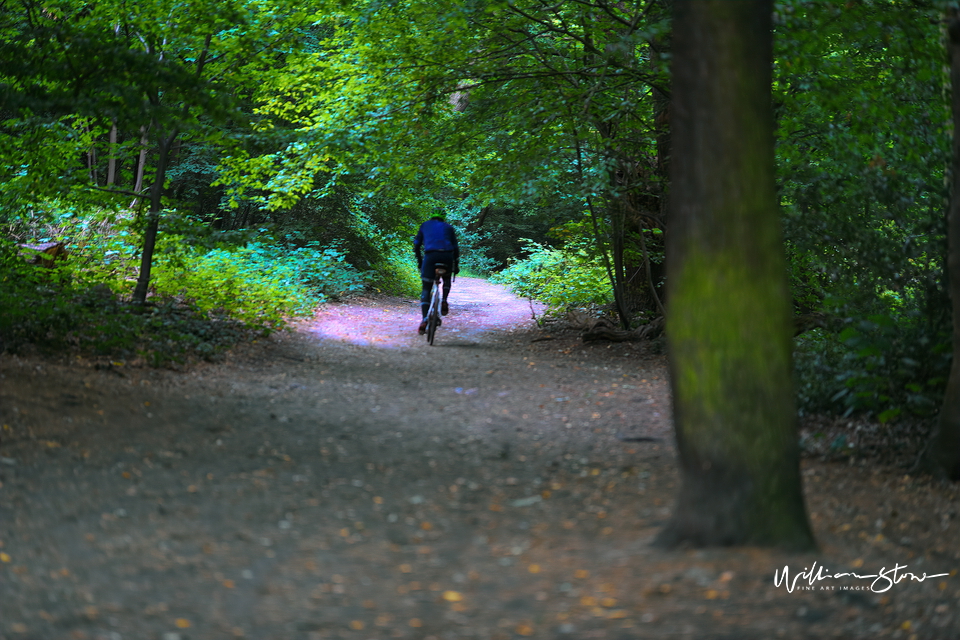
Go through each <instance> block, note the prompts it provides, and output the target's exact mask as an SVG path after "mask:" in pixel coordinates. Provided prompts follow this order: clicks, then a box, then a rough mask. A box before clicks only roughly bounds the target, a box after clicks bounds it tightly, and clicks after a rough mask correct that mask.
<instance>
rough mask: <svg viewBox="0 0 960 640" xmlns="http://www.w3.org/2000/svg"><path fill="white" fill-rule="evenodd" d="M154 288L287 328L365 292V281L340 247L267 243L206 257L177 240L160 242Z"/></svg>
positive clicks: (258, 323) (261, 324) (260, 324)
mask: <svg viewBox="0 0 960 640" xmlns="http://www.w3.org/2000/svg"><path fill="white" fill-rule="evenodd" d="M160 249H161V251H159V252H158V260H157V264H156V265H155V267H154V272H153V278H152V281H151V282H152V285H153V288H154V290H155V291H156V292H157V293H158V294H159V295H161V296H178V297H180V298H183V299H187V300H190V301H191V302H192V304H194V305H195V306H196V307H197V308H198V309H199V310H201V311H204V312H210V311H217V312H220V313H225V314H226V315H229V316H230V317H233V318H236V319H238V320H240V321H241V322H243V323H244V324H246V325H248V326H251V327H257V328H273V327H279V326H282V325H283V324H284V319H285V317H287V316H302V315H307V314H309V313H310V312H312V311H313V309H314V308H316V306H317V305H318V304H320V303H321V302H324V301H325V300H328V299H335V298H339V297H341V296H343V295H345V294H347V293H350V292H353V291H357V290H359V289H362V288H363V286H364V282H363V275H362V274H361V273H360V272H358V271H357V270H356V269H354V268H353V267H351V266H350V265H349V264H347V263H346V262H345V260H344V256H343V253H342V252H341V251H339V250H338V249H337V248H336V247H333V246H330V247H319V246H317V245H316V243H310V244H308V245H307V246H305V247H300V248H295V249H294V248H286V247H283V246H281V245H277V244H268V243H266V242H262V241H261V242H253V243H250V244H248V245H247V246H244V247H235V248H222V249H213V250H207V251H204V250H202V249H196V248H190V247H187V248H182V247H180V245H179V239H178V238H176V237H170V236H167V237H165V238H164V239H163V240H162V241H161V242H160Z"/></svg>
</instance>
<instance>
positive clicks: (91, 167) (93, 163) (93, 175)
mask: <svg viewBox="0 0 960 640" xmlns="http://www.w3.org/2000/svg"><path fill="white" fill-rule="evenodd" d="M86 129H87V132H88V133H89V132H90V127H89V126H88V127H86ZM87 172H88V173H89V175H90V182H91V183H92V184H94V185H96V184H97V180H98V178H97V146H96V144H91V145H90V149H89V150H88V151H87Z"/></svg>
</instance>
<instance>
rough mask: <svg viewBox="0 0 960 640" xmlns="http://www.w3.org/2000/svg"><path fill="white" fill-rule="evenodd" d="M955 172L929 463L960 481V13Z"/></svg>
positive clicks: (952, 28)
mask: <svg viewBox="0 0 960 640" xmlns="http://www.w3.org/2000/svg"><path fill="white" fill-rule="evenodd" d="M948 34H949V42H948V45H947V46H948V49H949V53H950V86H951V100H950V102H951V106H952V108H953V171H952V175H951V185H950V187H951V189H950V204H949V208H948V210H947V280H948V282H949V285H948V286H949V292H950V302H951V307H952V310H953V362H952V363H951V365H950V377H949V378H948V379H947V389H946V392H945V393H944V395H943V404H942V405H941V407H940V415H939V417H938V419H937V424H936V426H935V428H934V431H933V435H932V438H931V441H930V444H929V445H928V446H927V450H926V454H925V462H926V464H927V466H928V467H929V468H930V469H931V470H932V471H933V472H934V473H935V474H937V475H941V476H945V477H947V478H950V479H951V480H960V11H958V10H956V9H953V10H951V11H950V14H949V28H948Z"/></svg>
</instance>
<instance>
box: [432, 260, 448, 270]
mask: <svg viewBox="0 0 960 640" xmlns="http://www.w3.org/2000/svg"><path fill="white" fill-rule="evenodd" d="M433 267H434V269H436V270H437V271H438V272H439V273H446V272H447V265H445V264H444V263H442V262H438V263H437V264H435V265H433Z"/></svg>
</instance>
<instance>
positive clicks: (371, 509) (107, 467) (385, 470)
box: [0, 278, 960, 640]
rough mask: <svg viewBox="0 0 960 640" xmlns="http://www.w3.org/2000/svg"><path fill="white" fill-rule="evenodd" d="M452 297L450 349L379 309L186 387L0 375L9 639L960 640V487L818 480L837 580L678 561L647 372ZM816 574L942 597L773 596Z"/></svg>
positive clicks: (25, 361)
mask: <svg viewBox="0 0 960 640" xmlns="http://www.w3.org/2000/svg"><path fill="white" fill-rule="evenodd" d="M458 293H461V294H463V297H464V299H465V300H471V302H470V303H464V304H463V305H462V306H458V304H457V302H456V296H457V295H458ZM452 295H453V297H452V298H451V303H452V305H451V306H452V313H451V315H450V316H449V317H448V318H447V319H445V322H444V326H443V327H441V329H440V331H439V332H438V335H437V343H436V345H435V346H434V347H428V346H427V345H426V344H425V343H424V342H423V340H422V338H420V337H418V336H416V335H415V331H413V330H412V329H411V327H416V323H417V320H418V317H417V315H416V311H417V310H416V308H415V305H411V304H410V303H409V302H408V301H403V300H395V299H390V298H385V297H376V298H366V299H363V298H361V299H354V300H353V301H350V302H349V303H345V304H339V305H335V306H333V305H331V306H328V307H326V308H324V309H321V310H320V311H319V313H318V315H317V316H316V318H315V319H313V320H312V321H310V322H306V323H302V324H301V325H300V326H299V327H298V328H297V330H296V331H293V332H288V333H286V334H280V335H277V336H274V337H273V338H272V339H270V340H266V341H260V342H259V343H258V344H256V345H248V346H246V347H244V348H240V349H236V350H234V352H232V353H231V354H229V355H228V356H227V357H226V359H225V361H224V362H223V363H219V364H201V365H197V366H195V367H193V368H192V369H190V370H189V371H187V372H185V373H171V372H160V371H154V370H149V369H140V368H136V367H126V368H125V369H124V372H123V376H118V375H117V374H116V373H114V372H108V371H100V370H95V369H93V368H85V367H84V366H83V365H82V363H77V362H69V363H64V362H53V361H48V360H47V361H45V360H39V359H35V358H34V359H30V358H14V357H11V356H2V357H0V373H2V375H3V380H2V382H3V387H2V394H3V397H2V400H3V402H2V404H0V423H2V424H3V425H4V431H3V436H4V440H3V444H2V451H0V453H2V455H3V457H4V464H3V465H0V482H2V483H3V484H2V486H0V548H2V549H3V551H2V552H0V601H2V602H3V603H4V604H3V616H2V618H0V637H10V638H20V637H22V638H30V637H37V638H48V637H49V638H55V637H57V638H58V637H64V638H67V637H70V638H90V639H91V640H92V639H94V638H112V639H114V640H115V639H117V638H120V639H122V638H141V637H158V638H171V639H172V638H174V637H176V638H180V639H181V640H188V639H189V638H237V637H248V638H278V639H279V638H284V639H286V638H304V639H308V640H315V639H321V638H357V639H366V638H370V637H378V638H380V637H384V638H386V637H396V638H411V639H413V638H415V639H422V638H436V639H440V638H476V639H478V640H479V639H509V638H520V637H523V638H528V637H529V638H551V639H553V638H563V637H570V638H618V639H619V638H636V637H643V638H679V637H689V638H717V637H731V638H733V637H736V638H775V637H788V638H822V637H842V638H877V637H891V638H894V637H896V638H904V639H905V640H909V639H910V638H913V637H916V638H918V639H919V638H944V639H946V638H956V637H958V636H960V617H958V610H960V606H958V600H960V579H958V578H957V576H956V569H957V567H958V565H960V538H958V526H960V523H957V521H956V518H957V512H958V507H957V504H958V500H957V498H958V492H957V489H956V487H955V486H950V485H941V484H937V483H934V482H932V481H930V480H927V479H924V478H914V477H912V476H910V475H909V474H908V473H905V472H904V468H903V467H901V466H898V465H899V464H902V461H900V462H898V461H897V460H893V461H891V460H890V459H887V458H882V457H877V456H873V457H871V452H872V451H873V449H870V448H868V447H861V448H858V449H857V450H856V451H855V452H853V455H850V453H851V452H849V451H848V452H845V453H846V455H845V456H844V457H843V458H839V459H838V458H833V457H830V456H828V455H823V454H821V453H818V452H815V451H814V452H811V453H809V455H808V457H806V458H805V459H804V461H803V478H804V482H805V487H806V491H807V504H808V510H809V511H810V513H811V520H812V523H813V527H814V529H815V531H816V534H817V537H818V540H819V541H820V544H821V550H820V551H819V552H818V553H815V554H805V555H800V556H797V555H789V554H784V553H781V552H777V551H769V550H757V549H743V548H736V549H709V550H676V551H664V550H662V549H658V548H656V547H655V546H653V545H652V544H651V543H652V541H653V539H654V537H655V535H656V533H657V531H658V530H659V529H660V528H661V527H662V526H663V525H664V523H665V522H666V521H667V520H668V519H669V517H670V512H671V505H672V503H673V500H674V496H675V494H676V491H677V490H678V489H679V477H678V475H677V471H676V463H675V458H674V450H673V444H672V442H673V441H672V435H671V431H670V430H671V424H670V420H669V409H668V407H669V406H670V398H669V392H668V385H667V380H666V378H667V373H666V367H665V362H664V359H663V356H662V355H659V354H658V353H656V351H657V350H658V349H657V348H656V345H650V344H624V345H610V346H609V347H608V346H606V345H584V344H581V343H580V342H579V340H578V338H577V335H576V332H574V331H570V330H564V329H563V328H562V327H556V326H554V327H551V328H550V336H551V337H552V339H551V340H549V341H536V340H537V338H538V337H541V336H542V335H543V333H542V331H540V330H538V329H537V328H536V327H535V326H534V324H533V323H532V322H531V321H530V319H529V318H530V307H529V305H528V303H527V302H526V301H516V300H515V299H513V298H511V297H510V296H509V295H508V294H506V293H505V292H503V291H502V290H500V289H498V288H496V287H494V286H492V285H487V284H485V283H481V282H479V281H471V280H470V279H465V278H461V279H459V280H458V282H457V283H456V285H455V289H454V293H453V294H452ZM478 301H480V302H478ZM371 323H373V324H371ZM454 329H458V331H453V330H454ZM374 338H375V339H374ZM148 403H149V404H148ZM147 408H149V411H150V416H149V417H148V415H147V413H146V409H147ZM373 408H377V410H376V411H372V410H371V409H373ZM280 418H284V419H280ZM807 428H808V429H816V428H822V427H818V426H817V424H816V423H809V424H808V425H807ZM857 433H859V434H863V433H871V432H870V431H869V430H868V429H860V430H859V431H858V432H857ZM858 442H859V441H858ZM50 443H55V444H56V445H59V446H51V444H50ZM847 449H850V448H849V447H848V448H847ZM828 453H829V452H828ZM857 454H859V455H857ZM851 460H852V462H851ZM7 461H11V462H7ZM131 489H132V490H133V491H131ZM118 513H122V514H123V515H122V516H118V515H117V514H118ZM814 561H816V562H817V563H818V564H819V565H823V566H827V567H829V568H830V569H832V570H836V571H840V570H845V571H852V570H855V569H861V570H863V569H871V570H873V571H876V570H878V569H880V568H881V567H891V566H893V565H894V564H895V563H899V565H909V567H910V569H911V570H914V571H917V572H918V573H919V572H922V571H926V572H927V573H931V574H932V573H939V572H947V573H948V574H950V575H948V576H947V577H945V578H938V579H935V580H929V581H925V582H922V583H919V582H907V583H901V584H898V585H897V586H896V587H895V588H892V589H890V590H889V591H887V592H885V593H873V592H871V591H852V590H820V589H811V590H799V589H798V590H794V591H793V592H792V593H789V592H788V591H787V590H786V589H785V588H783V587H782V586H781V587H776V586H775V584H774V575H775V572H776V571H778V570H779V571H783V569H784V567H785V566H789V567H790V568H791V570H792V571H793V572H794V573H796V572H798V571H801V570H803V569H804V567H809V566H811V564H812V563H813V562H814ZM951 572H952V574H951ZM804 584H806V583H804ZM827 584H828V583H827V582H825V581H822V582H819V583H817V584H816V585H815V586H817V587H819V586H826V585H827Z"/></svg>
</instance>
